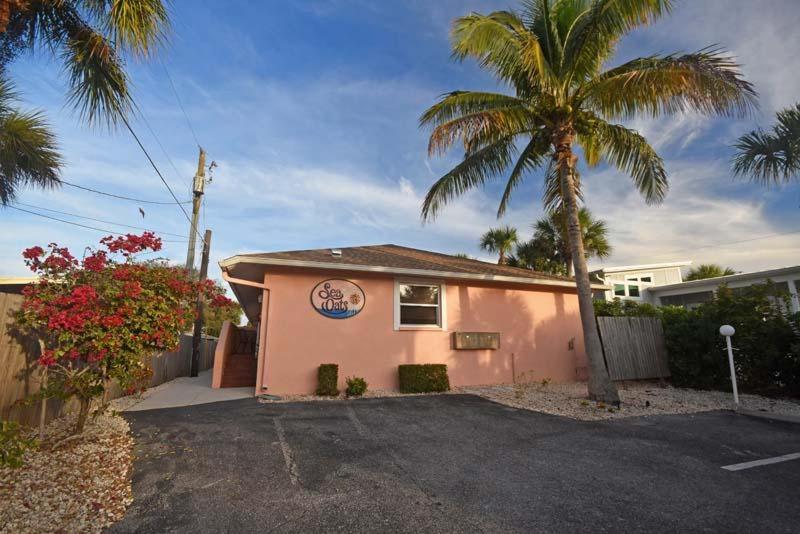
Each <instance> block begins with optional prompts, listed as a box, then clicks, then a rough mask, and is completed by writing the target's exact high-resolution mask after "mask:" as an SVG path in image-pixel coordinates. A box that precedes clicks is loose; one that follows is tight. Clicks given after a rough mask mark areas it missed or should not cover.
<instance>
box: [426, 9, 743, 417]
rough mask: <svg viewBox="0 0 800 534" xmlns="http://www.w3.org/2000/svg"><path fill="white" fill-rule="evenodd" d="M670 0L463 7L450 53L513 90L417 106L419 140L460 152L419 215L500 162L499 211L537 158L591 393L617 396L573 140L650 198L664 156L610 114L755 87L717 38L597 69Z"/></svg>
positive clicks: (721, 100) (675, 108)
mask: <svg viewBox="0 0 800 534" xmlns="http://www.w3.org/2000/svg"><path fill="white" fill-rule="evenodd" d="M670 6H671V2H670V1H669V0H624V1H623V0H527V1H525V2H524V3H523V5H522V9H521V12H520V13H515V12H510V11H497V12H494V13H490V14H488V15H482V14H479V13H471V14H469V15H467V16H465V17H461V18H459V19H457V20H456V21H455V22H454V24H453V28H452V33H451V38H452V47H453V55H454V57H455V58H456V59H458V60H464V59H466V58H468V57H471V58H475V59H476V60H477V61H478V62H479V63H480V65H481V66H482V67H483V68H485V69H487V70H489V71H491V72H492V73H494V75H495V76H496V77H497V79H498V81H500V82H501V83H502V84H504V85H505V86H508V87H510V88H511V89H513V94H500V93H492V92H476V91H456V92H452V93H448V94H445V95H443V96H442V97H441V99H440V100H439V102H438V103H436V104H435V105H433V106H431V107H430V108H429V109H428V110H427V111H425V112H424V113H423V115H422V117H421V118H420V123H421V125H422V126H431V127H433V131H432V133H431V136H430V141H429V144H428V150H429V153H430V154H431V155H433V154H436V153H442V152H445V151H446V150H448V149H449V148H450V147H452V146H453V145H454V144H455V143H456V142H457V141H458V142H461V143H463V146H464V150H465V156H464V159H463V161H461V162H460V163H459V164H458V165H456V166H455V167H454V168H453V169H452V170H451V171H450V172H448V173H447V174H445V175H444V176H443V177H441V178H440V179H439V180H438V181H436V182H435V183H434V184H433V186H432V187H431V189H430V191H428V194H427V196H426V197H425V200H424V203H423V205H422V217H423V220H429V219H432V218H433V217H435V216H436V215H437V213H438V212H439V211H440V209H441V208H442V207H443V206H444V205H446V204H447V203H448V202H449V201H451V200H452V199H454V198H455V197H457V196H459V195H461V194H462V193H464V192H465V191H467V190H470V189H473V188H475V187H478V186H482V185H484V184H486V183H487V182H488V181H489V180H490V179H493V178H497V177H499V176H501V175H504V174H505V173H506V171H509V170H510V172H509V174H508V179H507V183H506V187H505V190H504V192H503V194H502V197H501V200H500V205H499V208H498V215H500V214H502V213H503V212H504V211H505V209H506V206H507V205H508V203H509V201H510V199H511V195H512V193H513V191H514V189H515V188H516V187H517V186H518V185H519V184H520V183H522V181H523V179H524V178H525V177H526V176H528V175H529V174H530V173H531V172H532V171H534V170H537V169H541V168H542V167H546V169H547V170H546V171H545V177H546V178H545V180H546V185H547V188H546V189H547V190H549V191H553V190H555V191H557V195H558V196H559V198H560V199H561V200H562V201H563V204H564V208H565V210H566V216H567V228H568V235H569V242H570V247H571V253H572V258H573V264H574V268H575V279H576V285H577V292H578V301H579V304H580V311H581V321H582V324H583V335H584V341H585V347H586V353H587V356H588V359H589V373H590V378H589V384H588V388H589V396H590V397H591V398H593V399H597V400H603V401H605V402H611V403H617V402H619V395H618V393H617V390H616V387H615V386H614V384H613V383H612V382H611V380H610V378H609V376H608V372H607V371H606V368H605V364H604V361H603V353H602V347H601V345H600V338H599V336H598V334H597V328H596V325H595V319H594V310H593V308H592V291H591V286H590V282H589V273H588V270H587V267H586V257H585V253H584V247H583V242H582V241H581V231H580V223H579V219H578V205H577V197H578V191H576V185H577V183H576V182H577V175H576V170H577V162H578V155H577V153H576V147H577V145H580V146H581V148H582V149H583V154H584V159H585V161H586V163H587V164H588V165H590V166H593V165H596V164H598V163H599V162H601V161H605V162H607V163H609V164H611V165H613V166H615V167H617V168H618V169H619V170H620V171H622V172H624V173H626V174H628V175H630V177H631V178H632V179H633V183H634V186H635V187H636V188H637V189H638V190H639V191H640V192H641V193H642V195H643V196H644V198H645V199H646V201H647V202H648V203H651V204H652V203H658V202H660V201H661V200H662V199H663V198H664V196H665V195H666V193H667V175H666V171H665V169H664V164H663V161H662V159H661V158H660V157H659V155H658V154H657V153H656V151H655V150H654V149H653V148H652V147H651V146H650V145H649V144H648V143H647V141H646V140H645V138H644V137H643V136H641V135H640V134H639V133H637V132H636V131H634V130H631V129H629V128H626V127H624V126H622V125H620V124H615V123H614V122H613V121H616V120H622V119H626V118H631V117H634V116H637V115H648V116H651V117H655V116H659V115H663V114H669V113H675V112H679V111H684V110H690V111H695V112H698V113H704V114H709V115H733V114H745V113H746V112H748V111H749V110H750V109H751V108H752V107H753V105H754V102H755V96H756V94H755V91H754V90H753V88H752V86H751V85H750V84H749V83H747V82H746V81H744V80H743V79H742V77H741V75H740V72H739V68H738V65H737V64H736V63H735V62H734V61H733V60H732V58H730V57H729V56H727V55H725V53H724V52H723V51H722V50H720V49H703V50H700V51H698V52H695V53H689V54H683V55H652V56H647V57H643V58H639V59H634V60H631V61H627V62H624V63H622V64H621V65H618V66H616V67H613V68H610V69H607V70H603V68H604V66H605V65H607V64H608V63H609V62H610V60H611V58H612V56H613V53H614V50H615V48H616V44H617V42H618V41H619V39H620V38H621V37H622V36H624V35H625V34H627V33H628V32H630V31H631V30H633V29H635V28H637V27H639V26H643V25H646V24H649V23H651V22H653V21H654V20H656V19H658V18H659V17H661V16H662V15H664V14H666V13H668V12H669V10H670Z"/></svg>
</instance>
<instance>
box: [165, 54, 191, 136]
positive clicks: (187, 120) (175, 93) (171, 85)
mask: <svg viewBox="0 0 800 534" xmlns="http://www.w3.org/2000/svg"><path fill="white" fill-rule="evenodd" d="M161 66H162V67H163V68H164V74H166V75H167V80H169V86H170V87H172V93H173V94H174V95H175V99H176V100H177V101H178V106H179V107H180V108H181V111H182V112H183V116H184V118H185V119H186V124H187V125H188V126H189V130H191V132H192V137H193V138H194V142H195V143H197V146H200V141H199V140H198V139H197V133H196V132H195V131H194V126H192V121H191V120H190V119H189V115H188V114H187V113H186V108H184V107H183V101H182V100H181V97H180V95H179V94H178V91H177V90H176V89H175V84H174V83H172V76H170V75H169V71H168V70H167V65H166V64H165V63H164V61H163V60H162V61H161Z"/></svg>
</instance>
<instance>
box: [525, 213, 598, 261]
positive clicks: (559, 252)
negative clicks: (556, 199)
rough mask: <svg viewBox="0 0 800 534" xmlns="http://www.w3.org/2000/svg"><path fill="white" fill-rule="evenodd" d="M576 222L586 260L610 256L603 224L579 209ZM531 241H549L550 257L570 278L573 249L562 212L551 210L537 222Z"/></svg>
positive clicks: (590, 214) (565, 218)
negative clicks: (551, 249) (551, 254)
mask: <svg viewBox="0 0 800 534" xmlns="http://www.w3.org/2000/svg"><path fill="white" fill-rule="evenodd" d="M578 222H579V224H580V229H581V240H582V241H583V252H584V255H585V256H586V259H589V258H593V257H595V258H607V257H608V256H610V255H611V243H610V242H609V241H608V226H607V225H606V222H605V221H603V220H600V219H595V218H594V217H593V216H592V213H591V212H590V211H589V209H588V208H580V209H579V210H578ZM533 229H534V234H533V238H534V239H541V240H545V241H549V242H551V243H552V244H553V245H552V246H553V250H555V252H556V256H555V257H554V258H553V259H554V260H556V261H560V262H561V263H563V264H564V270H565V272H566V273H567V274H569V275H570V276H572V274H573V271H572V247H570V243H569V236H568V235H567V234H568V228H567V217H566V215H565V213H564V210H563V209H560V210H556V211H551V212H550V214H549V215H548V216H547V217H545V218H543V219H539V220H538V221H536V222H535V223H534V225H533Z"/></svg>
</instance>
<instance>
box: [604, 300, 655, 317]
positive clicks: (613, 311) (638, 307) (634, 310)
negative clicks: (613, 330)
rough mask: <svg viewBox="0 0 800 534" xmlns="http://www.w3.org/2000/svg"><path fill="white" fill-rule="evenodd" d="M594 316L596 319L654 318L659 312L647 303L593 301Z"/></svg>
mask: <svg viewBox="0 0 800 534" xmlns="http://www.w3.org/2000/svg"><path fill="white" fill-rule="evenodd" d="M594 314H595V315H596V316H598V317H609V316H610V317H655V316H658V314H659V312H658V308H656V307H655V306H653V305H652V304H648V303H647V302H642V303H639V302H636V301H633V300H622V299H620V298H615V299H614V300H612V301H606V300H595V301H594Z"/></svg>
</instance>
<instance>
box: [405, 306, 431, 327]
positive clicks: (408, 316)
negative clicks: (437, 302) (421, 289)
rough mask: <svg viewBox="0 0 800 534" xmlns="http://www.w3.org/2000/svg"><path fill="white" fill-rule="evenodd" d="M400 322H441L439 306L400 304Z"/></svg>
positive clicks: (414, 323)
mask: <svg viewBox="0 0 800 534" xmlns="http://www.w3.org/2000/svg"><path fill="white" fill-rule="evenodd" d="M400 324H401V325H402V324H413V325H417V324H430V325H438V324H439V308H438V307H437V306H408V305H403V306H400Z"/></svg>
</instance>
